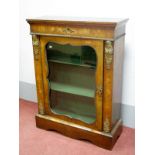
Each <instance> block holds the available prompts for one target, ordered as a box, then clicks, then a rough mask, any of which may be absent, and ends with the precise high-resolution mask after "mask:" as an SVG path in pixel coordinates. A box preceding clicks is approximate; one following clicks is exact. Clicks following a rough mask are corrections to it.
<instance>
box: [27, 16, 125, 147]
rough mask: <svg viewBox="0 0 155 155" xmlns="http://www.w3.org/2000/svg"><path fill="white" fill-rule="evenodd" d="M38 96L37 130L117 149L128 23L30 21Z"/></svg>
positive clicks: (56, 20) (89, 20) (123, 20)
mask: <svg viewBox="0 0 155 155" xmlns="http://www.w3.org/2000/svg"><path fill="white" fill-rule="evenodd" d="M27 22H28V23H29V24H30V29H31V35H32V45H33V53H34V64H35V75H36V85H37V96H38V114H36V125H37V127H39V128H43V129H46V130H56V131H58V132H60V133H62V134H64V135H66V136H69V137H72V138H76V139H86V140H89V141H91V142H92V143H94V144H96V145H98V146H100V147H103V148H106V149H112V147H113V145H114V143H115V142H116V140H117V138H118V137H119V136H120V134H121V131H122V121H121V118H120V113H121V111H120V107H121V94H122V66H123V52H124V38H125V24H126V22H127V19H85V20H80V19H78V18H75V19H73V18H72V19H69V18H68V19H63V18H54V17H53V18H52V17H51V18H49V17H48V18H47V17H43V18H36V19H27Z"/></svg>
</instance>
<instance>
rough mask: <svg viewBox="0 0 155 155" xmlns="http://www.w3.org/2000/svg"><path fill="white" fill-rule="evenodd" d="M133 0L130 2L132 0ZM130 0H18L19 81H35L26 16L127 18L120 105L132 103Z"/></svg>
mask: <svg viewBox="0 0 155 155" xmlns="http://www.w3.org/2000/svg"><path fill="white" fill-rule="evenodd" d="M133 2H134V1H133ZM133 2H132V1H124V0H117V1H112V0H106V1H103V0H95V1H93V0H92V1H91V0H88V1H87V0H77V1H73V0H44V1H42V0H40V1H39V0H21V1H20V68H19V69H20V77H19V79H20V81H24V82H27V83H32V84H34V83H35V76H34V65H33V53H32V43H31V36H30V35H29V32H30V30H29V24H28V23H27V22H26V18H30V17H38V16H44V15H50V16H78V17H103V18H104V17H105V18H120V17H125V18H129V21H128V23H127V27H126V42H125V57H124V74H123V104H127V105H133V106H134V74H135V73H134V57H135V51H134V25H135V12H136V11H135V9H136V8H134V3H133Z"/></svg>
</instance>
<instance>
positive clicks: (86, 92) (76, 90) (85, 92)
mask: <svg viewBox="0 0 155 155" xmlns="http://www.w3.org/2000/svg"><path fill="white" fill-rule="evenodd" d="M50 89H51V90H54V91H59V92H64V93H69V94H74V95H79V96H85V97H91V98H94V96H95V91H94V89H88V88H81V87H78V86H73V85H69V84H63V83H58V82H50Z"/></svg>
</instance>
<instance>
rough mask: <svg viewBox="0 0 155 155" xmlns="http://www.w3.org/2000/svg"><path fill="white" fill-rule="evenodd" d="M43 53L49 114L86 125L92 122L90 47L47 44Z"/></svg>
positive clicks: (92, 54) (92, 52) (93, 66)
mask: <svg viewBox="0 0 155 155" xmlns="http://www.w3.org/2000/svg"><path fill="white" fill-rule="evenodd" d="M46 52H47V61H48V68H49V75H48V80H49V88H50V94H49V96H50V107H51V110H52V112H53V113H55V114H59V115H65V116H68V117H71V118H74V119H78V120H81V121H83V122H86V123H93V122H95V120H96V104H95V90H96V86H95V83H96V82H95V74H96V64H97V58H96V53H95V50H94V49H93V48H92V47H90V46H72V45H69V44H66V45H61V44H58V43H54V42H49V43H48V44H47V45H46Z"/></svg>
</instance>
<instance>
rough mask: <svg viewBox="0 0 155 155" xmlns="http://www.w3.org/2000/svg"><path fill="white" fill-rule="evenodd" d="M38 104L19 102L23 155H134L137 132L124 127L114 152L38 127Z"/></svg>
mask: <svg viewBox="0 0 155 155" xmlns="http://www.w3.org/2000/svg"><path fill="white" fill-rule="evenodd" d="M35 113H37V104H35V103H33V102H29V101H25V100H23V99H20V120H19V123H20V155H134V151H135V144H134V137H135V130H134V129H131V128H127V127H124V128H123V133H122V135H121V136H120V137H119V139H118V141H117V143H116V144H115V146H114V147H113V150H112V151H108V150H105V149H102V148H100V147H97V146H95V145H93V144H91V143H89V142H87V141H81V140H75V139H71V138H69V137H66V136H63V135H62V134H59V133H57V132H54V131H45V130H42V129H39V128H36V126H35V118H34V116H35Z"/></svg>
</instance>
